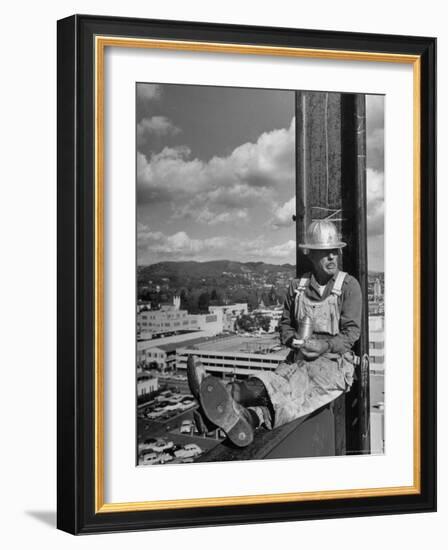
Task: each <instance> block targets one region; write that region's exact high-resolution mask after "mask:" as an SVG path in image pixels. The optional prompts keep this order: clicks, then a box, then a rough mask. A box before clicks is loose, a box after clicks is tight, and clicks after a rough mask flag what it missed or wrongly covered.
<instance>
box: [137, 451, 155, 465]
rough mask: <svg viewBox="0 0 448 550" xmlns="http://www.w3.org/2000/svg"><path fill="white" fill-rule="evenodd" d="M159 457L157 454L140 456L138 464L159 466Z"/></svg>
mask: <svg viewBox="0 0 448 550" xmlns="http://www.w3.org/2000/svg"><path fill="white" fill-rule="evenodd" d="M159 462H160V455H159V454H158V453H154V452H152V453H144V454H142V455H140V459H139V464H159Z"/></svg>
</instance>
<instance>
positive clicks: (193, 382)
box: [187, 355, 201, 400]
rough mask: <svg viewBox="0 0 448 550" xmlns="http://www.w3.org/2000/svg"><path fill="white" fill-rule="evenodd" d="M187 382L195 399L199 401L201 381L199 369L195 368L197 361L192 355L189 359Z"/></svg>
mask: <svg viewBox="0 0 448 550" xmlns="http://www.w3.org/2000/svg"><path fill="white" fill-rule="evenodd" d="M187 380H188V385H189V387H190V391H191V393H192V395H193V397H195V398H196V399H197V400H199V389H200V387H201V381H200V376H199V374H198V371H197V367H196V366H195V361H194V359H193V357H192V356H191V355H190V356H189V357H188V359H187Z"/></svg>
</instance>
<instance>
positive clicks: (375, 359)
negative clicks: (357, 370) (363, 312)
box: [369, 315, 384, 374]
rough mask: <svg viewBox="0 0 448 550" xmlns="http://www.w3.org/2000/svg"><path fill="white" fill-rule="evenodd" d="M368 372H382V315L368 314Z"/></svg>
mask: <svg viewBox="0 0 448 550" xmlns="http://www.w3.org/2000/svg"><path fill="white" fill-rule="evenodd" d="M369 357H370V372H371V373H372V374H379V373H384V316H383V315H369Z"/></svg>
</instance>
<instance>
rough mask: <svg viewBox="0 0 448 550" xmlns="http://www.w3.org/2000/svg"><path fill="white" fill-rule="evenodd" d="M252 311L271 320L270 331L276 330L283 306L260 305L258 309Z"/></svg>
mask: <svg viewBox="0 0 448 550" xmlns="http://www.w3.org/2000/svg"><path fill="white" fill-rule="evenodd" d="M260 306H261V304H260ZM252 313H254V314H256V315H257V314H258V315H262V316H263V317H268V318H269V320H270V325H269V332H275V330H276V329H277V327H278V324H279V322H280V319H281V318H282V314H283V306H273V307H259V308H258V309H254V311H253V312H252Z"/></svg>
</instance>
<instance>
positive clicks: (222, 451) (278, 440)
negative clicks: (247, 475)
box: [196, 405, 336, 462]
mask: <svg viewBox="0 0 448 550" xmlns="http://www.w3.org/2000/svg"><path fill="white" fill-rule="evenodd" d="M334 426H335V413H334V407H333V406H332V405H327V406H325V407H322V408H321V409H319V410H317V411H315V412H314V413H313V414H310V415H308V416H304V417H303V418H299V419H297V420H294V421H293V422H289V423H288V424H285V425H283V426H281V427H280V428H276V429H275V430H266V429H264V428H260V429H258V430H257V431H256V432H255V438H254V441H253V443H252V444H251V445H249V446H248V447H245V448H236V447H234V446H232V445H231V444H230V443H229V442H228V441H224V442H223V443H221V444H220V445H217V446H216V447H214V448H213V449H211V450H210V451H208V452H207V453H205V454H203V455H202V456H201V457H200V459H198V460H197V461H196V462H226V461H230V460H260V459H270V458H292V457H294V458H301V457H316V456H333V455H334V454H335V452H334V450H335V445H336V442H335V429H334Z"/></svg>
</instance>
